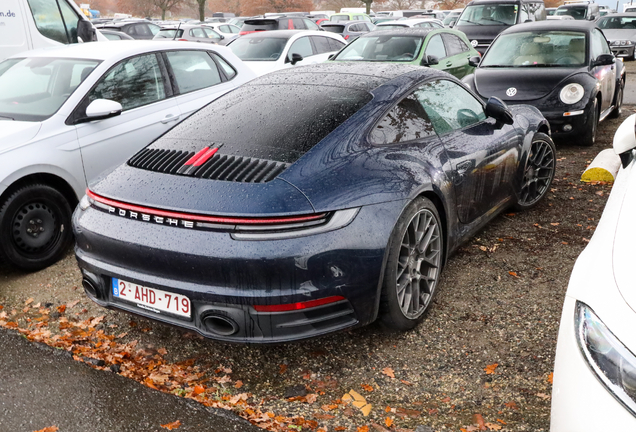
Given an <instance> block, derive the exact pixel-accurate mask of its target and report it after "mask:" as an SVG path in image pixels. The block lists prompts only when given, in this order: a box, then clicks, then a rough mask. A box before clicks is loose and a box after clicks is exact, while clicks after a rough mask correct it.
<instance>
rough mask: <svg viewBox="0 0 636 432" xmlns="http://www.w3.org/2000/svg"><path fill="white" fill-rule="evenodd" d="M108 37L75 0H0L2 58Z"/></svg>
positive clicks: (0, 45) (0, 48)
mask: <svg viewBox="0 0 636 432" xmlns="http://www.w3.org/2000/svg"><path fill="white" fill-rule="evenodd" d="M97 40H107V39H106V38H105V37H104V36H103V35H102V34H100V33H99V32H98V31H96V30H95V28H94V27H93V25H92V24H91V22H90V21H89V20H88V18H86V16H85V15H84V14H83V13H82V11H81V10H80V8H79V7H78V6H77V5H76V4H75V2H74V1H73V0H2V1H0V61H2V60H4V59H6V58H7V57H9V56H12V55H14V54H17V53H19V52H22V51H27V50H31V49H36V48H45V47H49V46H57V45H62V44H70V43H77V42H92V41H97Z"/></svg>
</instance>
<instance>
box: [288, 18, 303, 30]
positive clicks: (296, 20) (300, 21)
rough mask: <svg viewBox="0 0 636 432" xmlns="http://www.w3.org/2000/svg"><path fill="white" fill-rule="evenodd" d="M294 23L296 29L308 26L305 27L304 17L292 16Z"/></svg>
mask: <svg viewBox="0 0 636 432" xmlns="http://www.w3.org/2000/svg"><path fill="white" fill-rule="evenodd" d="M291 21H292V22H293V23H294V28H295V29H306V28H307V27H305V21H303V19H302V18H292V20H291Z"/></svg>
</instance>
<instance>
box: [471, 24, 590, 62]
mask: <svg viewBox="0 0 636 432" xmlns="http://www.w3.org/2000/svg"><path fill="white" fill-rule="evenodd" d="M585 47H586V42H585V33H582V32H569V31H547V32H522V33H512V34H507V35H501V36H499V37H498V38H497V39H496V40H495V42H494V43H493V44H492V46H491V47H490V49H489V50H488V53H487V54H486V56H485V57H484V59H483V60H482V62H481V64H480V65H479V67H480V68H481V67H484V68H486V67H537V66H559V67H574V66H577V67H580V66H583V65H584V64H585V57H586V52H587V51H586V48H585Z"/></svg>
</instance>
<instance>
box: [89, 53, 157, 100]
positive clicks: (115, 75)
mask: <svg viewBox="0 0 636 432" xmlns="http://www.w3.org/2000/svg"><path fill="white" fill-rule="evenodd" d="M165 97H166V90H165V87H164V79H163V75H162V74H161V70H160V69H159V63H158V62H157V57H156V56H155V54H145V55H141V56H137V57H132V58H129V59H127V60H124V61H122V62H120V63H119V64H118V65H117V66H115V67H114V68H112V69H111V70H110V71H109V72H108V73H107V74H106V76H104V77H103V78H102V79H101V80H100V81H99V83H97V86H95V88H94V89H93V90H92V91H91V92H90V93H89V95H88V98H89V103H90V102H92V101H94V100H95V99H110V100H114V101H116V102H119V103H120V104H121V105H122V107H123V108H124V111H126V110H129V109H133V108H137V107H140V106H142V105H147V104H150V103H153V102H157V101H159V100H162V99H165Z"/></svg>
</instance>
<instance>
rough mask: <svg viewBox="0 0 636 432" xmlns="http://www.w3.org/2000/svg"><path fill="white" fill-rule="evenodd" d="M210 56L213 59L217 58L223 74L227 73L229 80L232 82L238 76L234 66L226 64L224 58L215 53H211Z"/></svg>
mask: <svg viewBox="0 0 636 432" xmlns="http://www.w3.org/2000/svg"><path fill="white" fill-rule="evenodd" d="M209 54H210V55H211V56H212V57H213V58H215V59H216V61H217V62H218V63H219V64H220V65H221V68H222V69H223V72H225V76H227V79H228V80H231V79H232V78H234V77H235V76H236V71H235V70H234V68H233V67H232V66H230V64H229V63H228V62H226V61H225V60H224V59H223V58H221V57H220V56H218V55H216V54H215V53H209Z"/></svg>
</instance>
